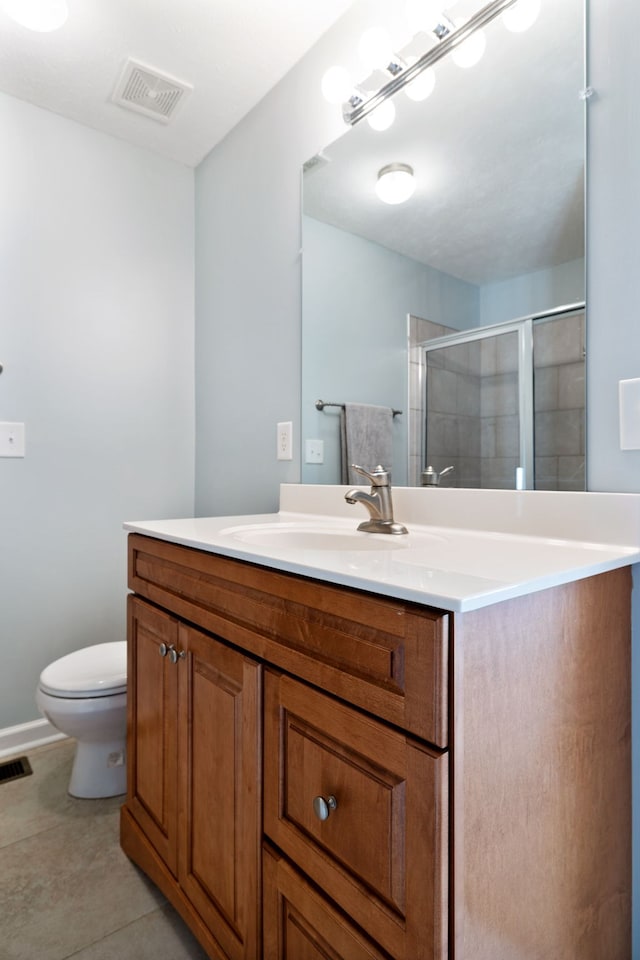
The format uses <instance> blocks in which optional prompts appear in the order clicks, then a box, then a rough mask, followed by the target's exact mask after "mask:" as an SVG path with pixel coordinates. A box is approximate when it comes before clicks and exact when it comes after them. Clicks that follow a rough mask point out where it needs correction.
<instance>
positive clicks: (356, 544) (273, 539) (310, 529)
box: [220, 523, 409, 551]
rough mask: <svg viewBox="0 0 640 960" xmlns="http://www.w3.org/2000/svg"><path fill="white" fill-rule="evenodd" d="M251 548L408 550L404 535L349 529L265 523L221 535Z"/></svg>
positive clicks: (238, 528) (230, 530) (226, 531)
mask: <svg viewBox="0 0 640 960" xmlns="http://www.w3.org/2000/svg"><path fill="white" fill-rule="evenodd" d="M220 535H221V536H228V537H231V538H232V539H234V540H237V541H239V542H240V543H245V544H247V545H250V546H252V547H264V548H265V549H266V548H269V549H273V548H276V549H277V548H284V549H293V550H366V551H370V550H402V549H406V548H407V547H408V546H409V543H408V540H409V537H407V536H406V535H405V534H388V533H382V534H377V533H374V534H371V533H363V532H360V531H358V530H355V529H353V528H348V527H331V526H319V525H318V526H313V525H299V524H288V523H264V524H255V525H253V526H238V527H228V528H227V529H226V530H221V531H220Z"/></svg>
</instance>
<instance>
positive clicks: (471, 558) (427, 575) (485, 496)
mask: <svg viewBox="0 0 640 960" xmlns="http://www.w3.org/2000/svg"><path fill="white" fill-rule="evenodd" d="M346 489H347V488H346V487H338V486H322V487H320V486H313V485H300V484H283V486H282V488H281V497H280V511H279V512H278V513H275V514H260V515H249V516H244V515H243V516H234V517H196V518H185V519H170V520H154V521H132V522H127V523H125V524H124V527H125V530H127V531H131V532H136V533H141V534H145V535H147V536H151V537H155V538H157V539H160V540H167V541H170V542H172V543H179V544H183V545H184V546H188V547H195V548H197V549H199V550H206V551H208V552H211V553H217V554H220V555H221V556H225V557H231V558H235V559H238V560H245V561H248V562H251V563H257V564H260V565H262V566H266V567H271V568H273V569H275V570H283V571H286V572H289V573H296V574H301V575H303V576H306V577H312V578H314V579H318V580H323V581H326V582H328V583H335V584H342V585H344V586H349V587H356V588H359V589H363V590H368V591H370V592H372V593H378V594H383V595H385V596H391V597H397V598H399V599H404V600H409V601H413V602H417V603H422V604H427V605H428V606H433V607H438V608H440V609H444V610H453V611H466V610H474V609H477V608H479V607H484V606H488V605H490V604H493V603H498V602H500V601H501V600H506V599H509V598H511V597H517V596H521V595H523V594H527V593H533V592H535V591H537V590H543V589H546V588H547V587H553V586H557V585H559V584H562V583H568V582H569V581H572V580H580V579H583V578H584V577H588V576H592V575H594V574H598V573H603V572H605V571H607V570H613V569H616V568H617V567H622V566H627V565H629V564H633V563H637V562H640V495H638V494H598V493H593V494H591V493H539V492H531V491H491V490H490V491H484V490H453V489H451V490H445V489H441V490H428V489H424V488H422V489H417V488H395V489H394V491H393V500H394V513H395V519H396V520H398V521H399V522H401V523H404V524H406V526H407V527H408V528H409V533H408V534H407V535H399V536H391V535H384V534H373V535H372V534H368V533H358V532H357V531H356V528H357V525H358V524H359V523H360V522H361V521H362V520H364V519H367V517H368V514H366V511H365V510H364V509H363V507H362V506H361V505H348V504H346V503H345V502H344V493H345V491H346ZM363 489H364V488H363ZM434 521H437V522H434ZM291 534H293V535H291ZM301 534H302V536H303V537H307V535H309V537H308V539H309V543H313V547H310V546H308V545H303V546H301V545H300V542H299V537H300V535H301Z"/></svg>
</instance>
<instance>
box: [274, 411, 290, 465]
mask: <svg viewBox="0 0 640 960" xmlns="http://www.w3.org/2000/svg"><path fill="white" fill-rule="evenodd" d="M276 458H277V459H278V460H293V423H292V422H291V420H286V421H285V422H283V423H279V424H278V432H277V445H276Z"/></svg>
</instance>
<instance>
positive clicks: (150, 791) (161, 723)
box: [127, 596, 178, 873]
mask: <svg viewBox="0 0 640 960" xmlns="http://www.w3.org/2000/svg"><path fill="white" fill-rule="evenodd" d="M128 621H129V623H128V676H129V678H130V682H129V687H128V697H127V712H128V729H129V739H128V749H127V780H128V788H127V789H128V796H127V805H128V806H129V808H130V810H131V812H132V814H133V815H134V816H135V817H136V819H137V820H138V821H139V823H140V824H141V826H142V827H143V829H144V830H145V832H146V834H147V836H148V837H149V839H150V840H151V842H152V843H153V844H154V846H155V847H156V849H157V850H158V852H159V854H160V855H161V856H162V858H163V859H164V860H165V862H166V863H167V865H168V866H169V869H170V870H171V871H172V872H173V873H176V872H177V809H178V808H177V792H176V767H177V758H178V753H177V744H178V738H177V725H176V711H177V704H178V675H177V671H176V668H175V666H174V665H172V664H170V663H169V660H168V659H167V657H162V656H160V645H161V644H162V643H164V644H165V645H166V646H167V647H168V646H169V645H171V644H175V643H177V637H178V624H177V621H176V620H174V619H173V618H171V617H168V616H167V615H166V614H164V613H162V612H160V611H158V610H156V609H155V608H154V607H152V606H150V605H149V604H148V603H145V602H144V601H142V600H139V599H138V598H136V597H131V596H130V597H129V598H128Z"/></svg>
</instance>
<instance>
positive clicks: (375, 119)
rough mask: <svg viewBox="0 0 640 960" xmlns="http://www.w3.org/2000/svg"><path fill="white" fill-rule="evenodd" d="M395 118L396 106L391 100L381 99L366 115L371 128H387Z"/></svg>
mask: <svg viewBox="0 0 640 960" xmlns="http://www.w3.org/2000/svg"><path fill="white" fill-rule="evenodd" d="M395 118H396V108H395V106H394V104H393V102H392V101H391V100H383V101H382V103H381V104H380V106H379V107H376V108H375V110H373V111H372V112H371V113H370V114H369V115H368V117H367V123H368V124H369V126H370V127H371V129H372V130H388V129H389V127H390V126H391V124H392V123H393V121H394V120H395Z"/></svg>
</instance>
